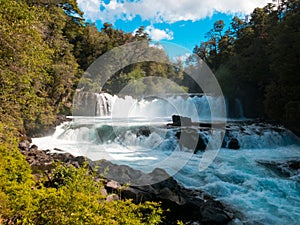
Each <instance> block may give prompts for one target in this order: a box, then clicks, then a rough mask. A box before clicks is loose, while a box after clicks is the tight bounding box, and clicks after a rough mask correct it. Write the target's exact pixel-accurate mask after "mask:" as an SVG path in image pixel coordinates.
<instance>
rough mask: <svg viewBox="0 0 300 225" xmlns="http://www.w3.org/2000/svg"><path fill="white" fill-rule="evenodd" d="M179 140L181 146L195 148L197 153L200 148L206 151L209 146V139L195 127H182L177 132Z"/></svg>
mask: <svg viewBox="0 0 300 225" xmlns="http://www.w3.org/2000/svg"><path fill="white" fill-rule="evenodd" d="M175 136H176V137H177V139H178V141H179V145H180V147H181V148H182V147H185V148H188V149H191V150H193V152H194V153H195V154H196V153H197V152H198V151H199V150H200V151H204V150H205V149H206V146H207V140H206V139H205V137H203V136H202V134H201V132H199V131H198V130H197V129H193V128H181V129H180V130H178V131H177V132H176V134H175Z"/></svg>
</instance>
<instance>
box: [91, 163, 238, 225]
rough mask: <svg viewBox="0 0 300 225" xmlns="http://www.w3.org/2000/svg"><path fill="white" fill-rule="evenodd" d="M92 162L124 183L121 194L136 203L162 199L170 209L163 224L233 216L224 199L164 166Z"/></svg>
mask: <svg viewBox="0 0 300 225" xmlns="http://www.w3.org/2000/svg"><path fill="white" fill-rule="evenodd" d="M92 164H93V165H92V166H93V167H94V166H97V167H95V168H97V170H98V171H97V172H98V173H99V174H105V178H106V179H109V180H114V181H117V182H119V183H120V184H121V185H125V188H122V189H121V190H120V191H121V196H122V198H126V199H127V198H130V199H133V201H134V202H135V203H140V202H144V201H155V202H161V203H162V207H163V209H170V212H166V221H165V223H163V224H176V221H177V220H182V221H183V222H184V223H190V224H191V223H198V224H228V223H229V222H230V221H231V220H232V219H233V212H232V211H231V210H230V209H229V208H226V207H225V206H224V205H223V204H222V203H221V202H219V201H216V200H215V199H213V198H212V197H211V196H209V195H207V194H205V193H204V192H202V191H199V190H192V189H186V188H184V187H183V186H182V185H180V184H179V183H177V181H176V180H174V178H172V177H170V176H169V175H168V173H166V171H165V170H163V169H159V168H156V169H154V170H153V171H152V172H151V173H148V174H145V173H143V172H141V171H139V170H134V169H132V168H130V167H128V166H126V165H115V164H113V163H111V162H109V161H107V160H101V161H99V162H97V163H95V162H94V163H92Z"/></svg>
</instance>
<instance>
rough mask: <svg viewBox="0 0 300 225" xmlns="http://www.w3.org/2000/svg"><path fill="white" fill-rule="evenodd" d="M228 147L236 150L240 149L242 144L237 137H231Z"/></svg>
mask: <svg viewBox="0 0 300 225" xmlns="http://www.w3.org/2000/svg"><path fill="white" fill-rule="evenodd" d="M228 148H229V149H234V150H238V149H240V144H239V141H238V139H236V138H231V139H230V141H229V143H228Z"/></svg>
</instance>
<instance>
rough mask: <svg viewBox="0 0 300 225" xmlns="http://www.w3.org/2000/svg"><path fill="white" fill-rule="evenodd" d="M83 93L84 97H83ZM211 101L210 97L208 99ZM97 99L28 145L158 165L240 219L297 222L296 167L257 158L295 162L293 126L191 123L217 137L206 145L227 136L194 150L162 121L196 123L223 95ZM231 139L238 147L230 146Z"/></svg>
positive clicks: (298, 156) (298, 152)
mask: <svg viewBox="0 0 300 225" xmlns="http://www.w3.org/2000/svg"><path fill="white" fill-rule="evenodd" d="M80 97H81V98H82V99H88V98H87V96H85V95H82V96H80ZM209 98H212V99H210V101H208V99H209ZM95 99H96V100H97V103H96V104H95V107H96V110H94V109H91V110H90V111H89V113H95V112H96V114H97V115H94V116H93V117H88V116H86V117H85V116H81V117H73V118H72V119H73V122H67V123H64V124H62V125H60V126H58V127H57V130H56V132H55V134H54V135H53V136H51V137H44V138H35V139H33V143H34V144H36V145H38V146H39V148H40V149H55V148H57V149H61V150H63V151H65V152H69V153H71V154H73V155H75V156H79V155H84V156H87V157H88V158H90V159H92V160H99V159H107V160H110V161H112V162H114V163H117V164H125V165H129V166H131V167H133V168H135V169H139V170H142V171H144V172H150V171H152V170H153V169H155V168H157V167H160V168H163V169H165V170H166V171H167V172H168V173H169V174H170V175H174V178H175V179H176V180H178V181H179V182H180V183H182V184H183V185H185V186H186V187H190V188H196V189H201V190H205V191H206V192H208V193H209V194H211V195H212V196H215V197H216V198H218V199H220V200H221V201H223V202H225V203H227V204H229V205H230V206H231V207H232V208H235V209H236V210H237V211H240V212H242V214H244V216H245V217H244V218H243V221H242V222H245V223H249V224H278V225H279V224H280V225H281V224H290V225H292V224H295V225H296V224H299V221H300V184H299V180H300V179H299V177H300V175H299V174H300V171H299V173H298V174H296V175H295V176H292V177H282V176H279V175H278V174H276V173H274V172H273V171H271V170H270V169H269V168H267V167H264V166H263V165H261V164H259V163H258V161H261V160H269V161H275V162H276V161H287V160H298V161H300V147H299V146H300V145H299V139H298V138H297V137H296V136H295V135H293V134H292V133H291V132H290V131H288V130H286V129H284V128H283V127H281V126H277V125H271V124H264V123H255V122H252V123H250V122H249V121H248V122H241V121H240V122H237V123H229V124H228V125H227V126H226V131H225V130H217V129H216V130H213V131H212V130H200V129H199V127H198V128H196V127H190V128H189V129H192V130H193V132H196V133H197V132H198V133H199V135H200V137H201V138H203V140H205V141H204V142H206V144H207V142H208V140H210V139H211V137H212V134H215V137H216V139H215V142H214V143H210V142H209V143H210V144H209V146H208V149H214V145H215V146H220V145H221V143H222V141H223V140H222V137H223V134H225V140H224V141H223V144H222V146H223V147H224V148H222V149H220V150H219V151H218V150H214V151H212V150H207V151H206V152H201V151H198V153H197V154H193V152H194V151H193V149H192V150H191V149H187V148H186V147H185V146H179V144H178V137H177V136H176V133H177V132H178V129H179V128H176V127H171V128H170V127H169V128H167V126H166V124H167V123H169V122H170V118H171V115H173V114H180V115H182V116H187V117H191V118H192V120H193V121H199V118H200V120H210V119H211V111H218V110H219V108H218V105H220V104H221V103H220V102H218V101H222V99H221V98H218V97H212V96H193V97H192V96H189V97H187V98H183V97H182V96H170V97H167V98H164V99H159V98H158V99H142V100H136V99H133V98H131V97H128V96H127V97H124V98H119V97H116V96H110V95H107V94H106V95H104V94H97V95H96V98H95ZM108 100H109V104H108ZM86 101H87V100H86ZM87 103H88V102H87ZM83 105H84V104H83ZM175 106H176V107H175ZM238 106H239V107H240V105H238ZM241 110H242V109H239V110H238V111H241ZM78 112H82V111H80V110H79V111H78ZM221 114H222V112H220V115H221ZM100 115H102V117H99V116H100ZM216 115H217V114H216ZM112 118H113V119H112ZM223 119H224V118H220V120H223ZM222 132H223V133H222ZM218 137H219V139H218ZM217 139H218V140H217ZM233 139H236V140H237V141H238V144H239V146H240V147H241V149H240V150H229V149H227V148H228V145H229V142H230V141H231V140H233ZM210 153H211V154H212V155H213V157H216V158H215V159H214V160H213V161H212V162H209V164H208V167H207V168H206V167H199V165H200V163H201V161H203V160H204V159H205V156H206V155H207V154H210ZM199 168H200V169H201V168H202V170H200V169H199Z"/></svg>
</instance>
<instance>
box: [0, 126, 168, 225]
mask: <svg viewBox="0 0 300 225" xmlns="http://www.w3.org/2000/svg"><path fill="white" fill-rule="evenodd" d="M0 125H1V124H0ZM0 131H1V126H0ZM7 140H8V139H7ZM11 140H12V139H11ZM12 143H15V145H13V144H12ZM15 146H16V142H14V141H11V142H9V141H7V142H2V143H1V145H0V180H1V182H0V224H2V223H3V224H61V225H64V224H66V225H67V224H101V225H102V224H149V225H150V224H158V223H159V222H160V221H161V214H162V210H161V209H160V208H159V204H158V203H152V202H145V203H142V204H134V203H132V201H131V200H118V201H111V202H107V201H106V200H105V196H103V195H102V194H101V192H100V190H101V188H103V183H102V182H101V181H96V179H95V177H94V176H93V175H92V174H90V172H89V170H88V167H82V168H79V169H77V168H75V167H74V166H72V165H63V164H60V163H58V164H56V165H55V168H54V169H53V171H52V172H51V173H50V174H49V175H48V176H49V179H50V180H49V181H46V180H45V178H42V179H40V180H39V181H34V179H33V176H32V175H31V169H30V167H29V165H28V164H27V162H26V161H25V159H24V157H23V156H22V155H21V153H20V152H19V150H18V149H17V148H16V147H15ZM47 179H48V178H47ZM45 184H47V185H48V187H46V185H45Z"/></svg>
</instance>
